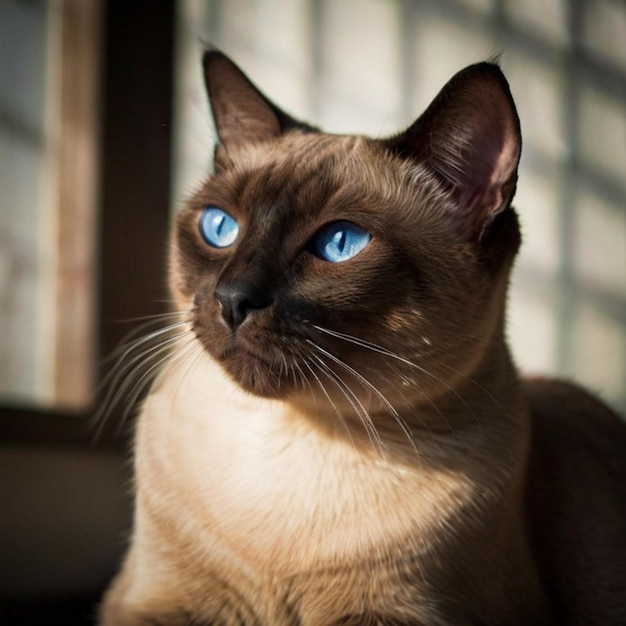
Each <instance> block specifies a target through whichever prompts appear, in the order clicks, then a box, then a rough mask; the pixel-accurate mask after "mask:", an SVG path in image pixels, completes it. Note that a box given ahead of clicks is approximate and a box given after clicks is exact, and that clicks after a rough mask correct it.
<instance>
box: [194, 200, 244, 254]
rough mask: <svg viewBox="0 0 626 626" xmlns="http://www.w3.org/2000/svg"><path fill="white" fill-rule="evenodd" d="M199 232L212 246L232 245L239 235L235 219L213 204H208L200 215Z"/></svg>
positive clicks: (226, 246)
mask: <svg viewBox="0 0 626 626" xmlns="http://www.w3.org/2000/svg"><path fill="white" fill-rule="evenodd" d="M200 234H201V235H202V238H203V239H204V240H205V241H206V242H207V243H208V244H209V245H210V246H212V247H214V248H228V247H229V246H232V245H233V244H234V243H235V241H236V239H237V235H239V224H237V220H236V219H235V218H234V217H232V216H231V215H229V214H228V213H226V211H223V210H222V209H218V208H217V207H215V206H209V207H206V209H204V211H202V215H201V216H200Z"/></svg>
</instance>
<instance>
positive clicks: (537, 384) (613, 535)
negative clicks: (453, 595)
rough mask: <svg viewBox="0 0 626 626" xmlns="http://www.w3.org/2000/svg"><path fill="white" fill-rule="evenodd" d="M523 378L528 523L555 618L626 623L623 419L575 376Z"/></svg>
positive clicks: (579, 625) (578, 625)
mask: <svg viewBox="0 0 626 626" xmlns="http://www.w3.org/2000/svg"><path fill="white" fill-rule="evenodd" d="M525 386H526V392H527V396H528V400H529V403H530V410H531V417H532V438H531V449H530V455H529V466H528V478H527V485H526V494H527V500H526V509H527V515H528V523H529V530H530V533H531V542H532V544H533V549H534V553H535V558H536V561H537V565H538V567H539V570H540V572H541V577H542V578H543V580H544V584H545V586H546V589H547V591H548V594H549V596H550V598H551V601H552V604H553V606H554V607H555V610H556V613H557V615H558V617H559V623H563V624H568V625H571V626H583V625H586V624H626V598H625V597H624V589H626V569H624V567H623V564H624V563H626V521H625V520H626V422H625V421H623V420H622V419H621V418H620V417H619V416H618V415H617V414H616V413H615V412H614V411H612V410H611V409H610V408H609V407H608V406H607V405H605V404H604V403H603V402H601V401H600V400H599V399H597V398H596V397H595V396H593V395H592V394H590V393H588V392H587V391H585V390H584V389H581V388H580V387H578V386H576V385H574V384H571V383H568V382H565V381H560V380H550V379H532V380H528V381H526V382H525Z"/></svg>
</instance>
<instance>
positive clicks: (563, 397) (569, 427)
mask: <svg viewBox="0 0 626 626" xmlns="http://www.w3.org/2000/svg"><path fill="white" fill-rule="evenodd" d="M524 386H525V390H526V395H527V397H528V400H529V404H530V410H531V415H532V422H533V430H534V433H535V440H536V441H538V442H541V441H544V440H546V439H551V438H553V437H554V436H558V438H559V439H560V441H561V445H563V444H565V443H566V442H568V441H571V442H572V443H574V442H578V443H579V444H580V445H583V444H584V446H585V447H587V448H593V447H594V446H597V445H605V444H608V445H609V446H610V447H614V446H616V447H619V448H621V454H620V457H622V458H624V463H625V468H626V448H625V446H626V421H625V420H623V419H622V418H621V417H620V416H619V415H618V414H617V413H615V412H614V411H613V410H612V409H611V408H610V407H609V406H607V405H606V404H605V403H604V402H602V401H601V400H600V399H599V398H597V397H596V396H594V395H593V394H591V393H589V392H588V391H586V390H585V389H583V388H582V387H579V386H578V385H576V384H574V383H571V382H568V381H565V380H559V379H553V378H538V377H537V378H527V379H526V380H525V381H524Z"/></svg>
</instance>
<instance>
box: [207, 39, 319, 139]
mask: <svg viewBox="0 0 626 626" xmlns="http://www.w3.org/2000/svg"><path fill="white" fill-rule="evenodd" d="M203 65H204V79H205V84H206V89H207V94H208V96H209V102H210V104H211V110H212V112H213V119H214V121H215V128H216V130H217V135H218V137H219V141H220V143H221V144H222V146H224V148H226V150H227V151H228V147H229V146H231V145H235V144H242V143H247V142H257V141H263V140H266V139H271V138H272V137H277V136H278V135H280V134H281V133H284V132H287V131H288V130H292V129H294V128H299V129H301V130H305V131H313V130H315V129H314V128H313V127H311V126H308V125H307V124H304V123H301V122H298V121H296V120H294V119H293V118H291V117H290V116H289V115H287V114H286V113H284V112H283V111H281V110H280V109H279V108H278V107H277V106H276V105H275V104H273V103H272V102H270V101H269V100H268V99H267V98H266V97H265V96H264V95H263V94H262V93H261V92H260V91H259V90H258V89H257V88H256V87H255V86H254V85H253V84H252V83H251V82H250V80H248V78H247V76H246V75H245V74H244V73H243V72H242V71H241V70H240V69H239V68H238V67H237V66H236V65H235V64H234V63H233V62H232V61H231V60H230V59H229V58H228V57H227V56H226V55H225V54H223V53H222V52H220V51H219V50H207V51H206V52H205V53H204V57H203Z"/></svg>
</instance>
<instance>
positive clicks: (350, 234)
mask: <svg viewBox="0 0 626 626" xmlns="http://www.w3.org/2000/svg"><path fill="white" fill-rule="evenodd" d="M371 238H372V235H370V233H368V232H367V231H366V230H363V229H362V228H360V227H359V226H357V225H356V224H353V223H352V222H334V223H333V224H328V226H324V228H322V229H321V230H320V231H319V232H318V233H317V235H315V238H314V239H313V250H314V251H315V254H316V255H317V256H318V257H319V258H320V259H323V260H324V261H328V262H329V263H341V262H342V261H348V260H349V259H351V258H353V257H355V256H356V255H357V254H359V252H361V250H363V248H365V246H366V245H367V244H368V243H369V242H370V239H371Z"/></svg>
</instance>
